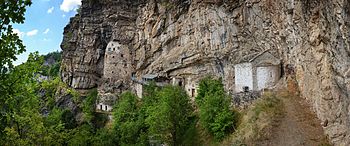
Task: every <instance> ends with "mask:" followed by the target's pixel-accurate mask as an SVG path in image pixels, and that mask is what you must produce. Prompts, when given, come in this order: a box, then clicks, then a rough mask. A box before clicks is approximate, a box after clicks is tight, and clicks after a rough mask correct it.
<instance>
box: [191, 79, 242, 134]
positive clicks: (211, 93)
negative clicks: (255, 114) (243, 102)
mask: <svg viewBox="0 0 350 146" xmlns="http://www.w3.org/2000/svg"><path fill="white" fill-rule="evenodd" d="M196 103H197V105H198V107H199V119H200V122H201V124H202V125H203V127H204V128H205V129H207V130H208V131H209V133H211V134H213V135H214V138H215V139H216V140H222V139H223V138H224V137H225V136H226V135H228V134H229V133H231V132H232V131H233V130H234V129H235V128H236V123H237V120H238V112H235V111H234V110H231V109H230V98H229V97H228V96H227V95H226V94H225V91H224V86H223V84H222V81H221V80H215V79H212V78H210V77H207V78H205V79H203V80H201V82H200V83H199V92H198V96H197V97H196Z"/></svg>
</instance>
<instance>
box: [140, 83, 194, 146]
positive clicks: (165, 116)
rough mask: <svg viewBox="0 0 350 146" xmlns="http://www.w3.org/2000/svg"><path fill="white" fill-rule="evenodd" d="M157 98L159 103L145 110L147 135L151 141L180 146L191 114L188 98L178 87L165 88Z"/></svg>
mask: <svg viewBox="0 0 350 146" xmlns="http://www.w3.org/2000/svg"><path fill="white" fill-rule="evenodd" d="M157 96H158V97H159V102H158V103H157V104H155V105H154V106H152V107H149V108H148V110H147V112H148V117H147V119H146V124H147V125H149V135H150V137H152V140H159V141H160V142H165V143H167V144H169V145H180V144H181V142H182V141H183V135H184V134H185V133H186V130H187V128H188V126H189V124H190V117H191V115H192V113H193V110H192V109H193V108H192V106H191V104H190V100H189V97H188V95H187V94H186V92H185V91H184V90H183V89H182V88H180V87H178V86H166V87H164V88H163V89H162V90H160V91H159V92H158V94H157Z"/></svg>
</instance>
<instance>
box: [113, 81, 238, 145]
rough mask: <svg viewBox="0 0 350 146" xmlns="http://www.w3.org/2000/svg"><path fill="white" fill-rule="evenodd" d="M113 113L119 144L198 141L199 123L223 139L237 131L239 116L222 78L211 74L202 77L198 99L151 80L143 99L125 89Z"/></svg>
mask: <svg viewBox="0 0 350 146" xmlns="http://www.w3.org/2000/svg"><path fill="white" fill-rule="evenodd" d="M195 109H198V110H195ZM113 116H114V124H113V132H114V136H115V138H116V139H115V140H116V142H117V143H118V144H119V145H149V144H162V143H166V144H168V145H198V144H199V141H197V140H198V138H197V139H196V137H198V136H199V135H197V133H196V132H197V131H196V130H198V129H196V128H197V127H198V125H202V127H204V129H206V130H207V132H208V133H209V134H211V135H213V137H214V139H216V140H217V141H220V140H222V139H223V138H224V137H225V136H227V135H228V134H230V133H232V132H233V131H234V129H235V127H236V124H237V120H238V118H239V116H238V112H235V111H234V110H232V109H231V108H230V99H229V97H228V96H227V95H226V94H225V92H224V88H223V84H222V82H221V80H216V79H213V78H211V77H207V78H204V79H203V80H201V81H200V84H199V93H198V96H197V97H196V99H195V103H193V102H192V101H191V100H190V98H189V97H188V95H187V93H186V92H185V91H184V90H183V89H182V88H181V87H178V86H166V87H162V88H160V87H156V86H155V85H154V84H151V85H149V86H147V87H146V88H145V92H144V96H143V98H142V99H140V98H138V97H137V96H136V95H134V94H133V93H130V92H126V93H123V94H122V95H121V98H120V100H119V102H118V103H117V104H116V105H115V107H114V112H113ZM198 121H199V122H198Z"/></svg>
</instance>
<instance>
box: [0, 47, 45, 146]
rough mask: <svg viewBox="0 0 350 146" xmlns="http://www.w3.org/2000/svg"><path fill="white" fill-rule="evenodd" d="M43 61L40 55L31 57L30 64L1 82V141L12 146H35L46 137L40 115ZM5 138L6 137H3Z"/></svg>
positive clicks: (14, 70) (26, 64)
mask: <svg viewBox="0 0 350 146" xmlns="http://www.w3.org/2000/svg"><path fill="white" fill-rule="evenodd" d="M41 63H42V58H41V57H39V55H38V53H35V54H30V55H29V58H28V61H27V62H26V63H24V64H21V65H19V66H16V67H15V68H14V69H13V70H11V71H10V72H9V73H7V74H8V78H6V79H4V80H3V81H4V82H2V85H4V86H3V88H0V92H1V93H3V94H2V96H1V97H2V100H3V102H1V103H0V108H1V109H0V110H1V113H2V117H1V121H2V123H1V125H2V126H4V127H2V128H5V129H4V130H3V131H4V132H5V135H3V136H2V138H4V139H5V141H7V142H9V144H11V143H12V144H15V145H16V144H25V145H26V144H36V143H39V142H40V141H37V140H38V139H37V138H38V137H41V134H42V133H43V130H44V127H43V118H42V116H41V115H40V113H39V109H40V106H39V105H40V102H39V97H38V96H37V92H36V91H37V90H38V89H39V85H38V78H37V77H38V76H37V74H36V73H37V72H38V70H39V69H40V66H41ZM2 134H4V133H2Z"/></svg>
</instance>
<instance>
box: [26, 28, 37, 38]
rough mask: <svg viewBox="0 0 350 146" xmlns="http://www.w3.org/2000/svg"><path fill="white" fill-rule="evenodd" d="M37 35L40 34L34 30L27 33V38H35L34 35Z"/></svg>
mask: <svg viewBox="0 0 350 146" xmlns="http://www.w3.org/2000/svg"><path fill="white" fill-rule="evenodd" d="M36 34H38V30H37V29H34V30H32V31H28V32H27V36H34V35H36Z"/></svg>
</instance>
